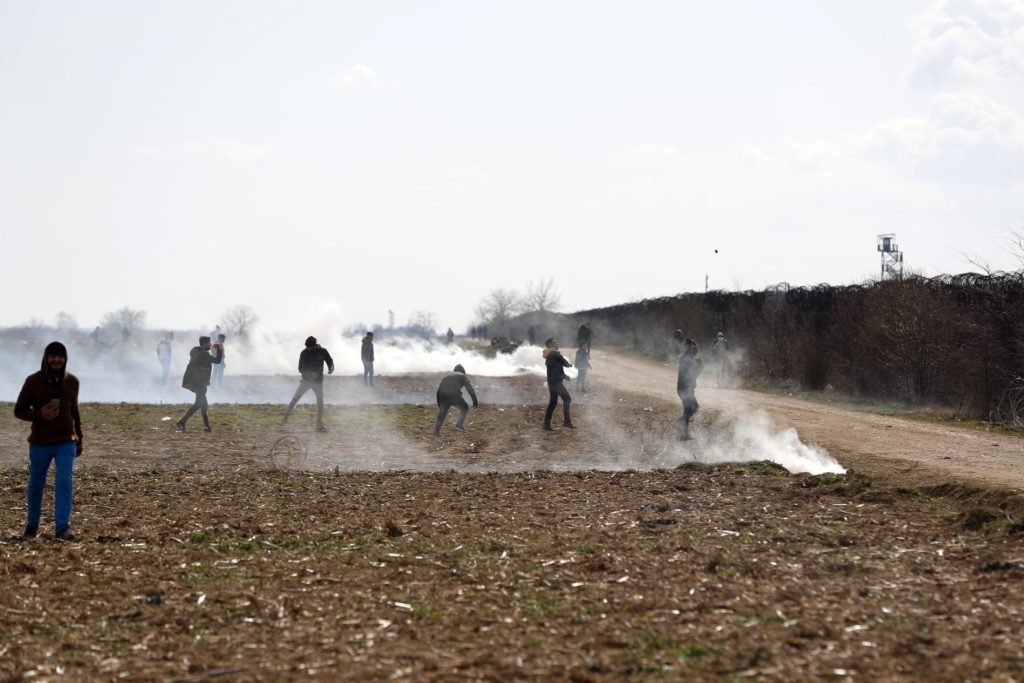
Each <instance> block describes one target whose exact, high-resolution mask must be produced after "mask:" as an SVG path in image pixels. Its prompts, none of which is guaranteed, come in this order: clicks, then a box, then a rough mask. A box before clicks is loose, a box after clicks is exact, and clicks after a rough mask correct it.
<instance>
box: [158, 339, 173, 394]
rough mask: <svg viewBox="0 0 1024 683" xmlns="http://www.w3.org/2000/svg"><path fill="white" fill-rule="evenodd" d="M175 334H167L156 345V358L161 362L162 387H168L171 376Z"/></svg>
mask: <svg viewBox="0 0 1024 683" xmlns="http://www.w3.org/2000/svg"><path fill="white" fill-rule="evenodd" d="M173 339H174V333H173V332H165V333H164V336H163V338H162V339H161V340H160V341H158V342H157V343H156V357H157V360H159V361H160V386H162V387H166V386H167V378H168V376H170V374H171V353H172V351H171V340H173Z"/></svg>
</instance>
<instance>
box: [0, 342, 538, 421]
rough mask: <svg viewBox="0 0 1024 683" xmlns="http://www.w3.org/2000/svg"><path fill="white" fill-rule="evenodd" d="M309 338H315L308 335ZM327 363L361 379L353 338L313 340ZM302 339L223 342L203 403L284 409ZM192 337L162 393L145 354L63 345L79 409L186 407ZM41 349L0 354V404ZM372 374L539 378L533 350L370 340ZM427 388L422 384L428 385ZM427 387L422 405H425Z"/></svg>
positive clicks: (182, 345) (25, 345) (151, 354)
mask: <svg viewBox="0 0 1024 683" xmlns="http://www.w3.org/2000/svg"><path fill="white" fill-rule="evenodd" d="M314 334H315V333H314ZM316 336H317V338H318V339H319V342H320V345H321V346H323V347H325V348H327V350H328V351H329V352H330V353H331V356H332V358H333V359H334V368H335V369H334V378H333V379H336V378H343V377H346V376H361V375H362V372H363V366H362V361H361V360H360V353H359V352H360V341H361V339H360V337H358V336H357V337H352V336H341V335H340V334H335V335H330V334H326V335H322V336H321V335H316ZM304 339H305V335H298V336H296V335H282V334H261V335H257V336H256V337H255V338H253V339H251V340H249V341H248V342H239V341H236V340H232V339H230V338H229V339H228V340H227V343H226V357H225V371H224V386H223V387H222V388H216V387H214V388H211V390H210V400H211V401H213V402H219V403H282V404H284V403H287V402H288V400H289V399H290V398H291V392H292V391H294V388H295V383H296V382H297V381H298V378H299V373H298V359H299V352H300V351H302V349H303V341H304ZM197 342H198V335H196V336H195V337H194V338H192V337H190V338H187V339H186V338H185V335H184V334H180V333H179V334H178V335H177V338H176V339H175V340H174V342H173V346H172V348H173V356H172V362H171V371H170V375H169V377H168V380H167V386H166V387H162V386H160V375H161V368H160V364H159V362H158V360H157V356H156V342H155V341H153V343H152V348H150V346H149V345H148V344H147V345H141V344H126V345H117V346H101V347H93V346H89V345H79V346H75V345H69V347H68V355H69V359H68V370H69V371H70V372H72V373H74V374H75V375H77V376H78V377H79V378H80V379H81V380H82V388H81V396H80V400H81V401H82V402H102V403H120V402H127V403H174V404H178V403H191V401H192V394H191V393H189V392H188V391H186V390H184V389H182V388H181V378H182V374H183V373H184V371H185V366H186V365H187V364H188V354H189V350H190V349H191V348H192V347H193V346H195V345H196V344H197ZM44 346H45V343H42V344H40V343H36V342H34V341H33V342H22V343H19V344H18V345H17V346H14V347H12V346H10V345H8V346H7V347H6V348H5V349H3V350H2V351H0V400H4V401H14V400H15V399H16V398H17V396H18V392H19V391H20V389H21V385H22V382H23V381H24V379H25V377H26V376H28V375H29V374H31V373H33V372H35V371H36V370H38V369H39V366H40V361H41V358H42V349H43V347H44ZM375 347H376V361H375V363H374V371H375V373H376V374H377V375H379V376H388V375H408V374H419V373H442V372H450V371H451V369H452V368H453V367H454V366H455V364H456V363H461V364H462V365H463V366H465V368H466V371H467V373H468V374H469V375H470V376H471V377H508V376H512V375H517V374H523V373H530V374H536V375H543V374H544V361H543V358H542V357H541V353H540V351H539V349H537V348H535V347H521V348H519V349H517V350H516V351H515V352H514V353H512V354H498V355H497V356H495V357H494V358H487V357H485V356H484V355H483V354H482V353H480V352H477V351H467V350H465V349H463V348H461V347H459V346H458V345H455V344H453V345H450V346H448V345H444V344H441V343H436V342H432V341H428V340H423V339H415V338H409V337H397V338H388V337H386V336H382V337H381V338H379V339H377V340H375ZM428 384H429V383H428ZM436 388H437V387H436V386H433V387H431V388H430V389H429V391H428V392H427V393H426V394H425V397H424V399H423V400H424V402H433V400H434V399H433V391H434V390H435V389H436ZM325 398H326V400H327V402H328V403H334V404H347V403H366V402H373V399H372V397H370V396H365V395H362V394H360V395H357V396H352V395H345V394H339V393H338V392H331V391H328V392H327V396H326V397H325Z"/></svg>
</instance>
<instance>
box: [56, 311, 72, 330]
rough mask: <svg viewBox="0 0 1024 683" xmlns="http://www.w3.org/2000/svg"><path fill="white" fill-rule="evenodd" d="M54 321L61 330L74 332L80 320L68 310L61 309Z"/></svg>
mask: <svg viewBox="0 0 1024 683" xmlns="http://www.w3.org/2000/svg"><path fill="white" fill-rule="evenodd" d="M54 322H55V324H56V326H57V329H58V330H60V331H61V332H74V331H75V330H77V329H78V321H77V320H75V316H73V315H71V314H70V313H68V312H67V311H61V312H60V313H58V314H57V317H56V319H55V320H54Z"/></svg>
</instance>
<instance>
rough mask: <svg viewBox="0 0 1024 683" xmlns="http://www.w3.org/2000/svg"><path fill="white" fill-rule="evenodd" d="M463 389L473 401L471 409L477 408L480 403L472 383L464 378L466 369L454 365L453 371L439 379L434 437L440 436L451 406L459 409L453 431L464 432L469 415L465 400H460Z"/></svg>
mask: <svg viewBox="0 0 1024 683" xmlns="http://www.w3.org/2000/svg"><path fill="white" fill-rule="evenodd" d="M463 388H465V389H466V391H468V392H469V397H470V398H472V399H473V407H474V408H476V407H478V406H479V405H480V403H479V402H478V401H477V399H476V391H474V390H473V383H472V382H470V381H469V377H467V376H466V369H465V368H463V367H462V366H461V365H456V366H455V370H454V371H453V372H449V373H448V374H447V375H445V376H444V377H443V378H442V379H441V384H440V386H438V387H437V421H436V422H435V423H434V436H441V425H443V424H444V420H445V418H446V417H448V410H449V409H450V408H451V407H452V406H455V407H456V408H458V409H459V421H458V422H456V423H455V431H457V432H464V431H466V428H465V423H466V415H468V414H469V405H468V404H467V403H466V399H464V398H462V389H463Z"/></svg>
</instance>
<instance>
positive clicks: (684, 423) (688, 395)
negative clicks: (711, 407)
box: [672, 389, 700, 436]
mask: <svg viewBox="0 0 1024 683" xmlns="http://www.w3.org/2000/svg"><path fill="white" fill-rule="evenodd" d="M677 393H678V394H679V400H680V401H682V402H683V414H682V416H680V417H679V418H678V419H677V420H676V421H675V422H673V423H672V428H673V429H675V430H676V431H677V432H679V433H680V434H681V435H682V436H689V434H690V420H691V419H693V416H694V415H696V414H697V411H698V410H699V409H700V404H699V403H697V396H696V394H694V392H693V389H679V390H677Z"/></svg>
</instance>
